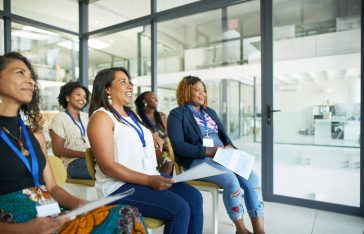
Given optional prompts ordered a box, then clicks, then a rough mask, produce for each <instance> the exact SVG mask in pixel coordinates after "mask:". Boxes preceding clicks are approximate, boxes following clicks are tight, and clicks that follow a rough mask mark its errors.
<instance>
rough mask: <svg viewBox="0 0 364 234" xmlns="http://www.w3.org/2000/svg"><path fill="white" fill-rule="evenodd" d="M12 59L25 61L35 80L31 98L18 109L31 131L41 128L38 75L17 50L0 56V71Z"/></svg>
mask: <svg viewBox="0 0 364 234" xmlns="http://www.w3.org/2000/svg"><path fill="white" fill-rule="evenodd" d="M14 60H20V61H22V62H23V63H25V65H26V66H27V67H28V69H29V71H30V74H31V78H32V79H33V80H34V82H35V85H34V92H33V96H32V100H31V101H30V102H29V103H26V104H22V105H21V106H20V110H19V111H22V112H23V114H24V116H25V117H26V118H27V120H28V123H29V126H30V128H31V131H32V132H36V131H39V130H42V125H43V122H44V121H43V118H42V114H41V113H40V109H39V103H40V94H39V86H38V82H37V80H38V77H37V74H36V73H35V71H34V68H33V66H32V64H31V63H30V61H29V60H28V59H27V58H26V57H24V56H23V55H22V54H20V53H18V52H10V53H6V54H4V55H2V56H0V72H1V71H3V70H5V69H6V68H7V65H8V64H9V63H10V62H11V61H14Z"/></svg>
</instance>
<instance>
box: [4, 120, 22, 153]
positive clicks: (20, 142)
mask: <svg viewBox="0 0 364 234" xmlns="http://www.w3.org/2000/svg"><path fill="white" fill-rule="evenodd" d="M2 129H3V130H4V132H6V133H7V134H8V135H9V136H10V137H11V138H13V139H14V140H16V142H17V143H18V146H19V148H20V152H21V153H22V154H23V155H24V156H29V151H28V150H27V149H26V148H25V147H24V142H23V140H22V139H21V126H19V138H16V137H15V136H13V134H11V133H10V131H9V130H8V129H7V128H5V127H2Z"/></svg>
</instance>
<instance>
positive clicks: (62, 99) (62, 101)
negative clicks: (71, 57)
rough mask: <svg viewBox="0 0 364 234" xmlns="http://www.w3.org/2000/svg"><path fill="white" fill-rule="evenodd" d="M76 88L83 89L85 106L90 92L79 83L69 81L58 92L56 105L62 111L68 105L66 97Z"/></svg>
mask: <svg viewBox="0 0 364 234" xmlns="http://www.w3.org/2000/svg"><path fill="white" fill-rule="evenodd" d="M76 88H81V89H83V90H84V91H85V93H86V104H85V106H86V105H87V104H88V101H89V97H90V91H89V90H88V89H87V88H86V87H85V86H82V85H81V84H80V83H79V82H77V81H70V82H68V83H66V84H65V85H63V86H62V87H61V88H60V90H59V95H58V103H59V105H61V106H62V107H63V108H64V109H66V107H67V105H68V102H67V96H69V95H71V93H72V92H73V90H75V89H76Z"/></svg>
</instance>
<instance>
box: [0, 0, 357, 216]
mask: <svg viewBox="0 0 364 234" xmlns="http://www.w3.org/2000/svg"><path fill="white" fill-rule="evenodd" d="M243 2H247V1H244V0H201V1H196V2H193V3H190V4H187V5H183V6H179V7H175V8H173V9H168V10H165V11H160V12H157V11H156V9H157V5H156V4H157V0H151V14H150V15H148V16H143V17H140V18H137V19H133V20H130V21H127V22H123V23H119V24H115V25H112V26H109V27H105V28H102V29H98V30H95V31H91V32H88V4H89V1H88V0H79V21H80V22H79V32H73V31H70V30H67V29H63V28H59V27H56V26H53V25H49V24H45V23H42V22H39V21H35V20H32V19H29V18H25V17H22V16H19V15H15V14H12V13H11V0H3V6H4V10H3V11H0V17H1V18H2V19H3V20H4V43H5V44H4V47H5V52H10V51H11V23H12V22H16V23H22V24H26V25H31V26H34V27H39V28H42V29H46V30H47V29H48V30H55V31H59V32H64V33H67V34H71V35H76V36H78V37H79V39H80V45H79V46H80V52H79V53H80V54H79V66H80V76H79V77H80V81H81V82H82V84H84V85H87V84H88V69H87V68H88V60H89V58H88V57H89V54H88V46H87V41H88V39H89V38H93V37H99V36H103V35H108V34H112V33H116V32H121V31H124V30H128V29H132V28H135V27H139V26H148V25H150V26H151V31H152V38H151V60H152V61H151V63H152V74H151V84H152V89H153V91H156V89H157V66H156V65H157V64H156V63H157V23H158V22H162V21H167V20H172V19H174V18H178V17H185V16H189V15H193V14H198V13H203V12H207V11H210V10H215V9H220V8H225V7H228V6H231V5H234V4H240V3H243ZM363 5H364V4H361V8H362V11H361V12H362V15H361V17H362V21H361V24H362V25H361V28H362V29H363V18H364V17H363V8H364V6H363ZM260 6H261V11H260V14H261V44H262V51H261V53H262V54H261V58H262V60H261V62H262V87H261V88H262V103H261V105H262V183H263V184H262V185H263V186H262V189H263V196H264V199H265V200H267V201H275V202H281V203H287V204H293V205H299V206H305V207H311V208H316V209H322V210H329V211H335V212H341V213H347V214H352V215H360V216H364V198H363V196H364V186H361V188H360V204H361V207H359V208H356V207H350V206H344V205H338V204H331V203H326V202H319V201H312V200H305V199H300V198H292V197H287V196H281V195H275V194H274V190H273V182H274V180H273V126H272V125H271V124H267V121H268V118H267V116H268V115H267V114H268V113H267V108H266V107H267V106H268V105H269V106H270V110H272V107H273V62H274V61H273V23H272V12H273V5H272V1H266V0H260ZM363 40H364V37H363V30H361V71H363V70H364V58H363V53H364V48H363ZM361 78H362V80H363V78H364V77H363V72H361ZM361 90H364V82H361ZM363 103H364V97H363V94H362V93H361V116H364V108H363ZM272 118H273V116H272ZM360 126H361V136H363V134H364V129H363V118H361V125H360ZM362 145H363V139H362V138H361V139H360V147H362ZM363 162H364V153H363V152H362V151H360V181H361V184H362V182H363V181H364V166H363Z"/></svg>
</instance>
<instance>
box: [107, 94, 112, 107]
mask: <svg viewBox="0 0 364 234" xmlns="http://www.w3.org/2000/svg"><path fill="white" fill-rule="evenodd" d="M107 101H108V102H109V104H110V105H111V104H112V100H111V96H110V95H107Z"/></svg>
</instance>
